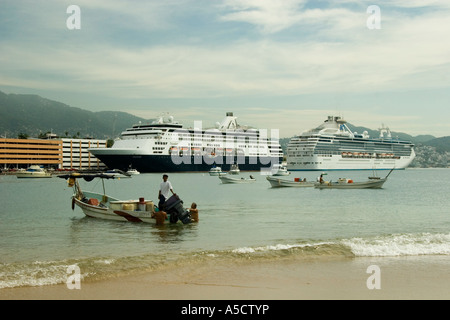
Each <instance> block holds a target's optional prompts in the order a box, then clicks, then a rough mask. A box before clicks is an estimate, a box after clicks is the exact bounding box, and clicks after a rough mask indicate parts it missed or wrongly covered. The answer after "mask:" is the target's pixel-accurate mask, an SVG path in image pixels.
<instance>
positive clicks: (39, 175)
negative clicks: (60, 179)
mask: <svg viewBox="0 0 450 320" xmlns="http://www.w3.org/2000/svg"><path fill="white" fill-rule="evenodd" d="M16 177H17V178H19V179H27V178H51V177H52V175H51V173H47V172H46V173H39V172H37V173H36V172H26V173H17V174H16Z"/></svg>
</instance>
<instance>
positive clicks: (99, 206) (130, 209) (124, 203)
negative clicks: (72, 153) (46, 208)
mask: <svg viewBox="0 0 450 320" xmlns="http://www.w3.org/2000/svg"><path fill="white" fill-rule="evenodd" d="M58 177H59V178H62V179H66V180H68V185H69V186H70V187H73V191H74V193H73V195H72V210H74V209H75V206H77V207H79V208H81V210H82V211H83V213H84V214H85V215H86V216H88V217H93V218H100V219H105V220H114V221H131V222H146V223H155V219H154V218H153V215H154V213H156V212H158V211H160V209H159V208H158V207H157V206H156V205H155V204H154V203H153V201H146V200H145V199H144V198H139V200H119V199H117V198H113V197H111V196H108V195H106V194H105V185H104V179H115V178H116V177H115V176H114V175H112V174H104V173H94V174H80V173H72V174H67V175H59V176H58ZM96 178H100V179H102V184H103V194H101V193H95V192H88V191H83V190H81V187H80V184H79V183H78V180H79V179H84V180H86V181H88V182H89V181H92V180H94V179H96ZM164 211H165V212H166V213H167V214H168V215H169V216H170V222H171V223H176V222H177V221H178V220H180V221H182V222H183V224H186V223H189V222H190V221H191V219H190V213H189V211H188V210H185V209H184V208H183V201H182V200H181V199H180V198H179V197H178V196H175V195H174V196H172V197H170V198H169V199H167V201H166V202H165V206H164Z"/></svg>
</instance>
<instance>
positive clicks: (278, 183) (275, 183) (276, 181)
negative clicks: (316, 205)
mask: <svg viewBox="0 0 450 320" xmlns="http://www.w3.org/2000/svg"><path fill="white" fill-rule="evenodd" d="M266 179H267V181H269V182H270V185H271V186H272V188H283V187H295V188H305V187H314V182H310V181H289V180H285V179H280V178H275V177H271V176H268V177H266Z"/></svg>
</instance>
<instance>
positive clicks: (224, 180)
mask: <svg viewBox="0 0 450 320" xmlns="http://www.w3.org/2000/svg"><path fill="white" fill-rule="evenodd" d="M219 179H220V180H221V181H222V183H224V184H227V183H251V182H255V181H256V179H255V178H253V176H250V178H243V177H241V178H238V177H231V176H229V175H227V174H225V175H220V176H219Z"/></svg>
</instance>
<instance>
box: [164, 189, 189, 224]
mask: <svg viewBox="0 0 450 320" xmlns="http://www.w3.org/2000/svg"><path fill="white" fill-rule="evenodd" d="M164 210H165V211H166V212H167V213H168V214H170V223H176V222H177V221H178V220H181V222H182V223H183V224H187V223H190V222H191V214H190V213H189V211H188V210H186V209H184V207H183V200H181V199H180V198H179V197H178V196H176V195H173V196H171V197H170V198H169V199H167V201H166V202H165V203H164Z"/></svg>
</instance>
